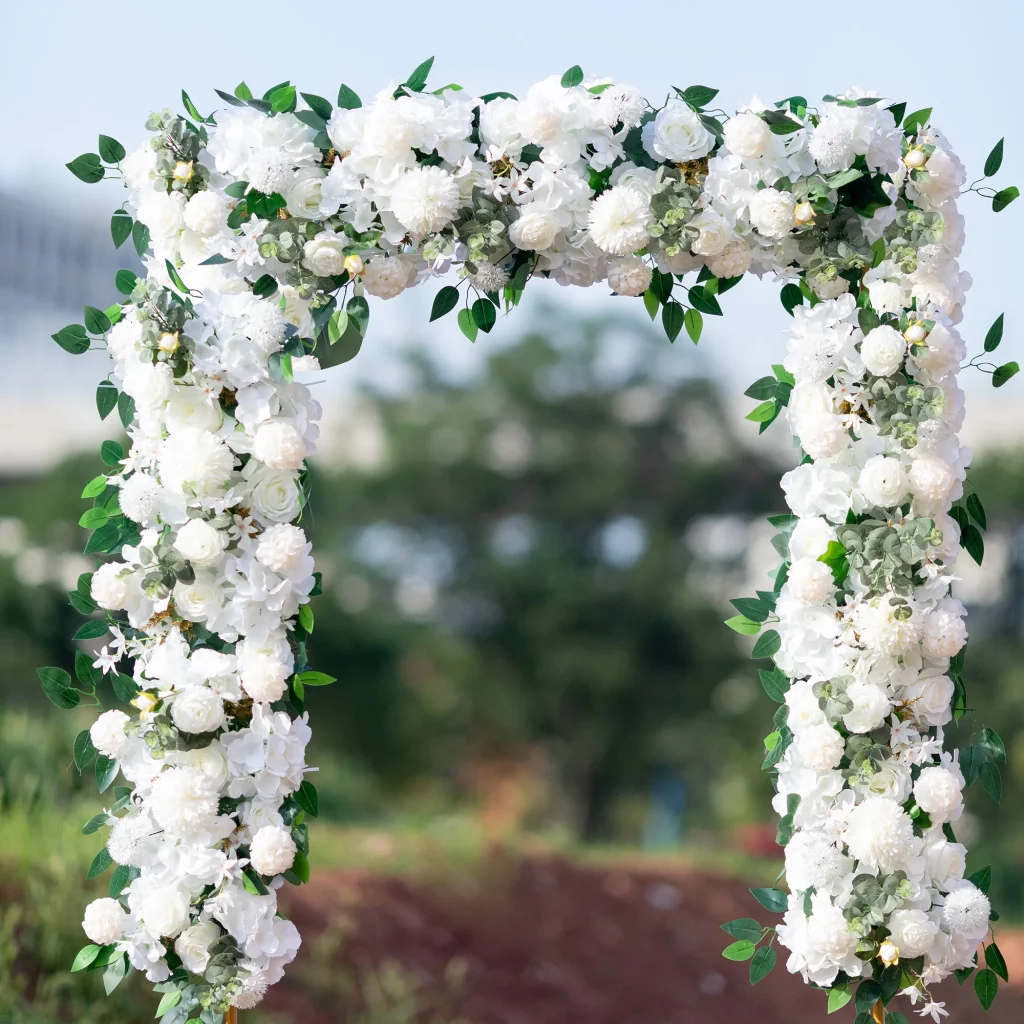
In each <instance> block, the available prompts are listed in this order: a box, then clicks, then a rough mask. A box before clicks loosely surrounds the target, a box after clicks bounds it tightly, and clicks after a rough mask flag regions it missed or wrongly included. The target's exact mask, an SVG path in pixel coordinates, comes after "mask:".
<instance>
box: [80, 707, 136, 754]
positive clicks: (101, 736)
mask: <svg viewBox="0 0 1024 1024" xmlns="http://www.w3.org/2000/svg"><path fill="white" fill-rule="evenodd" d="M130 721H131V719H130V718H129V717H128V716H127V715H126V714H125V713H124V712H123V711H117V710H112V711H104V712H103V714H102V715H100V717H99V718H97V719H96V721H95V722H93V723H92V726H91V727H90V729H89V738H90V739H91V740H92V745H93V746H94V747H95V748H96V749H97V750H98V751H99V752H100V753H101V754H103V755H105V756H106V757H119V756H120V755H121V752H122V751H123V750H124V748H125V745H126V744H127V743H128V736H127V734H126V733H125V731H124V727H125V726H126V725H127V724H128V723H129V722H130Z"/></svg>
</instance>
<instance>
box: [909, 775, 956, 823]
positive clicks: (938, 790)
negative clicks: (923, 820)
mask: <svg viewBox="0 0 1024 1024" xmlns="http://www.w3.org/2000/svg"><path fill="white" fill-rule="evenodd" d="M962 789H963V779H962V777H958V775H955V774H954V773H953V772H951V771H950V770H949V769H948V768H942V767H940V766H938V765H933V766H931V767H929V768H924V769H922V771H921V774H920V775H919V776H918V779H917V782H915V783H914V799H915V800H917V805H918V807H920V808H921V810H922V811H927V812H928V816H929V817H930V818H931V819H932V822H933V823H934V824H940V823H941V822H944V821H956V820H957V818H959V817H960V815H961V813H963V806H964V803H963V793H962V792H961V791H962Z"/></svg>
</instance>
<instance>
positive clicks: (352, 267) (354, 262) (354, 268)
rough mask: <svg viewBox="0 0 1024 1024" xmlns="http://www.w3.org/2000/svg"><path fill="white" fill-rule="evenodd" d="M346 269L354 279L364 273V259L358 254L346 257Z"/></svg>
mask: <svg viewBox="0 0 1024 1024" xmlns="http://www.w3.org/2000/svg"><path fill="white" fill-rule="evenodd" d="M345 269H346V270H347V271H348V272H349V274H351V275H352V276H353V277H355V276H356V274H361V273H362V272H363V258H362V256H360V255H359V254H358V253H352V254H351V255H350V256H346V257H345Z"/></svg>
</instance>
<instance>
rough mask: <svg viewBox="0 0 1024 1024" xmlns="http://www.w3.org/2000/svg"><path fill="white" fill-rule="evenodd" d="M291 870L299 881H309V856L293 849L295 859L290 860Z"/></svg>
mask: <svg viewBox="0 0 1024 1024" xmlns="http://www.w3.org/2000/svg"><path fill="white" fill-rule="evenodd" d="M292 871H294V872H295V874H296V875H297V876H298V879H299V881H300V882H303V883H305V882H308V881H309V858H308V857H307V856H306V855H305V854H304V853H303V852H302V850H296V851H295V860H293V861H292Z"/></svg>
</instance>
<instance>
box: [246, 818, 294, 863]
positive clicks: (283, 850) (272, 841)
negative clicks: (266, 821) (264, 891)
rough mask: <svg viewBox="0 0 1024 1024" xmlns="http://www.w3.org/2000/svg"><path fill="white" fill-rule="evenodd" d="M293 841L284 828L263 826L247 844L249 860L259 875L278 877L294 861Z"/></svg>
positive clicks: (289, 833)
mask: <svg viewBox="0 0 1024 1024" xmlns="http://www.w3.org/2000/svg"><path fill="white" fill-rule="evenodd" d="M295 849H296V848H295V840H294V839H292V835H291V832H289V831H288V829H286V828H281V827H280V826H275V825H264V827H263V828H261V829H260V830H259V831H258V832H257V833H256V835H254V836H253V837H252V842H251V843H250V844H249V860H250V862H251V863H252V866H253V867H254V868H255V869H256V870H257V871H258V872H259V873H260V874H261V875H279V874H281V872H282V871H287V870H288V869H289V868H290V867H291V866H292V863H293V862H294V860H295Z"/></svg>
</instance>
